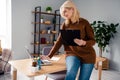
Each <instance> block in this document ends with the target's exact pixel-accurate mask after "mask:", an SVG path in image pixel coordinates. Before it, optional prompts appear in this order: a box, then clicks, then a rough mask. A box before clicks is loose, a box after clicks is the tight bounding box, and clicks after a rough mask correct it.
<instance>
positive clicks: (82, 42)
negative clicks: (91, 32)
mask: <svg viewBox="0 0 120 80" xmlns="http://www.w3.org/2000/svg"><path fill="white" fill-rule="evenodd" d="M74 42H75V43H76V44H78V45H79V46H85V45H86V41H84V40H82V39H77V38H76V39H74Z"/></svg>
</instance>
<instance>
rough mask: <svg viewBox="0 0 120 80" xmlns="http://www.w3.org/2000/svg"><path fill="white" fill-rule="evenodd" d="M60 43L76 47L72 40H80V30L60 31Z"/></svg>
mask: <svg viewBox="0 0 120 80" xmlns="http://www.w3.org/2000/svg"><path fill="white" fill-rule="evenodd" d="M60 33H61V37H62V43H63V44H64V45H67V46H78V45H77V44H76V43H75V42H74V39H75V38H78V39H80V30H60Z"/></svg>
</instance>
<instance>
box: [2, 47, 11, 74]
mask: <svg viewBox="0 0 120 80" xmlns="http://www.w3.org/2000/svg"><path fill="white" fill-rule="evenodd" d="M11 59H12V51H11V50H9V49H3V51H2V67H3V68H2V69H3V70H4V71H5V72H8V71H10V64H9V63H8V61H9V60H11Z"/></svg>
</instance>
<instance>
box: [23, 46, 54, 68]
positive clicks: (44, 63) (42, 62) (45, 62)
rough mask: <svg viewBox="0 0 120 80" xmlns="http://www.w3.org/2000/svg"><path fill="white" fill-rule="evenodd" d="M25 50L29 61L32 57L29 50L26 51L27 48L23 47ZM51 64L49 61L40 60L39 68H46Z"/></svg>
mask: <svg viewBox="0 0 120 80" xmlns="http://www.w3.org/2000/svg"><path fill="white" fill-rule="evenodd" d="M25 49H26V52H27V55H28V57H29V58H30V59H32V58H33V57H32V56H31V54H30V51H29V49H28V47H27V46H25ZM51 64H52V63H51V61H49V60H41V66H47V65H51Z"/></svg>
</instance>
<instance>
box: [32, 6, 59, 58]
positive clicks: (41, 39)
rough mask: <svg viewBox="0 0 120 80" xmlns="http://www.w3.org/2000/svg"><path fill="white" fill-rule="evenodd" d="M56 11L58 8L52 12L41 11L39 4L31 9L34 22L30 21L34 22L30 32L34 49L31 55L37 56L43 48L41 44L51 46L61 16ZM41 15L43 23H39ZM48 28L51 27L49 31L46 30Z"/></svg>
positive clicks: (57, 31)
mask: <svg viewBox="0 0 120 80" xmlns="http://www.w3.org/2000/svg"><path fill="white" fill-rule="evenodd" d="M58 12H59V10H55V12H54V13H47V12H42V11H41V6H38V7H35V10H34V11H32V13H33V14H34V22H32V24H34V32H32V34H33V35H34V41H33V42H32V43H31V44H32V45H33V49H34V50H33V55H37V56H39V55H40V54H41V50H42V48H43V47H42V46H53V44H54V40H56V38H57V36H58V33H59V29H60V25H61V24H60V23H61V16H60V14H58ZM42 16H44V22H43V23H41V17H42ZM49 16H51V17H49ZM48 21H49V22H50V23H48ZM48 28H51V29H50V32H48V30H47V29H48ZM47 39H48V40H47Z"/></svg>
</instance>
